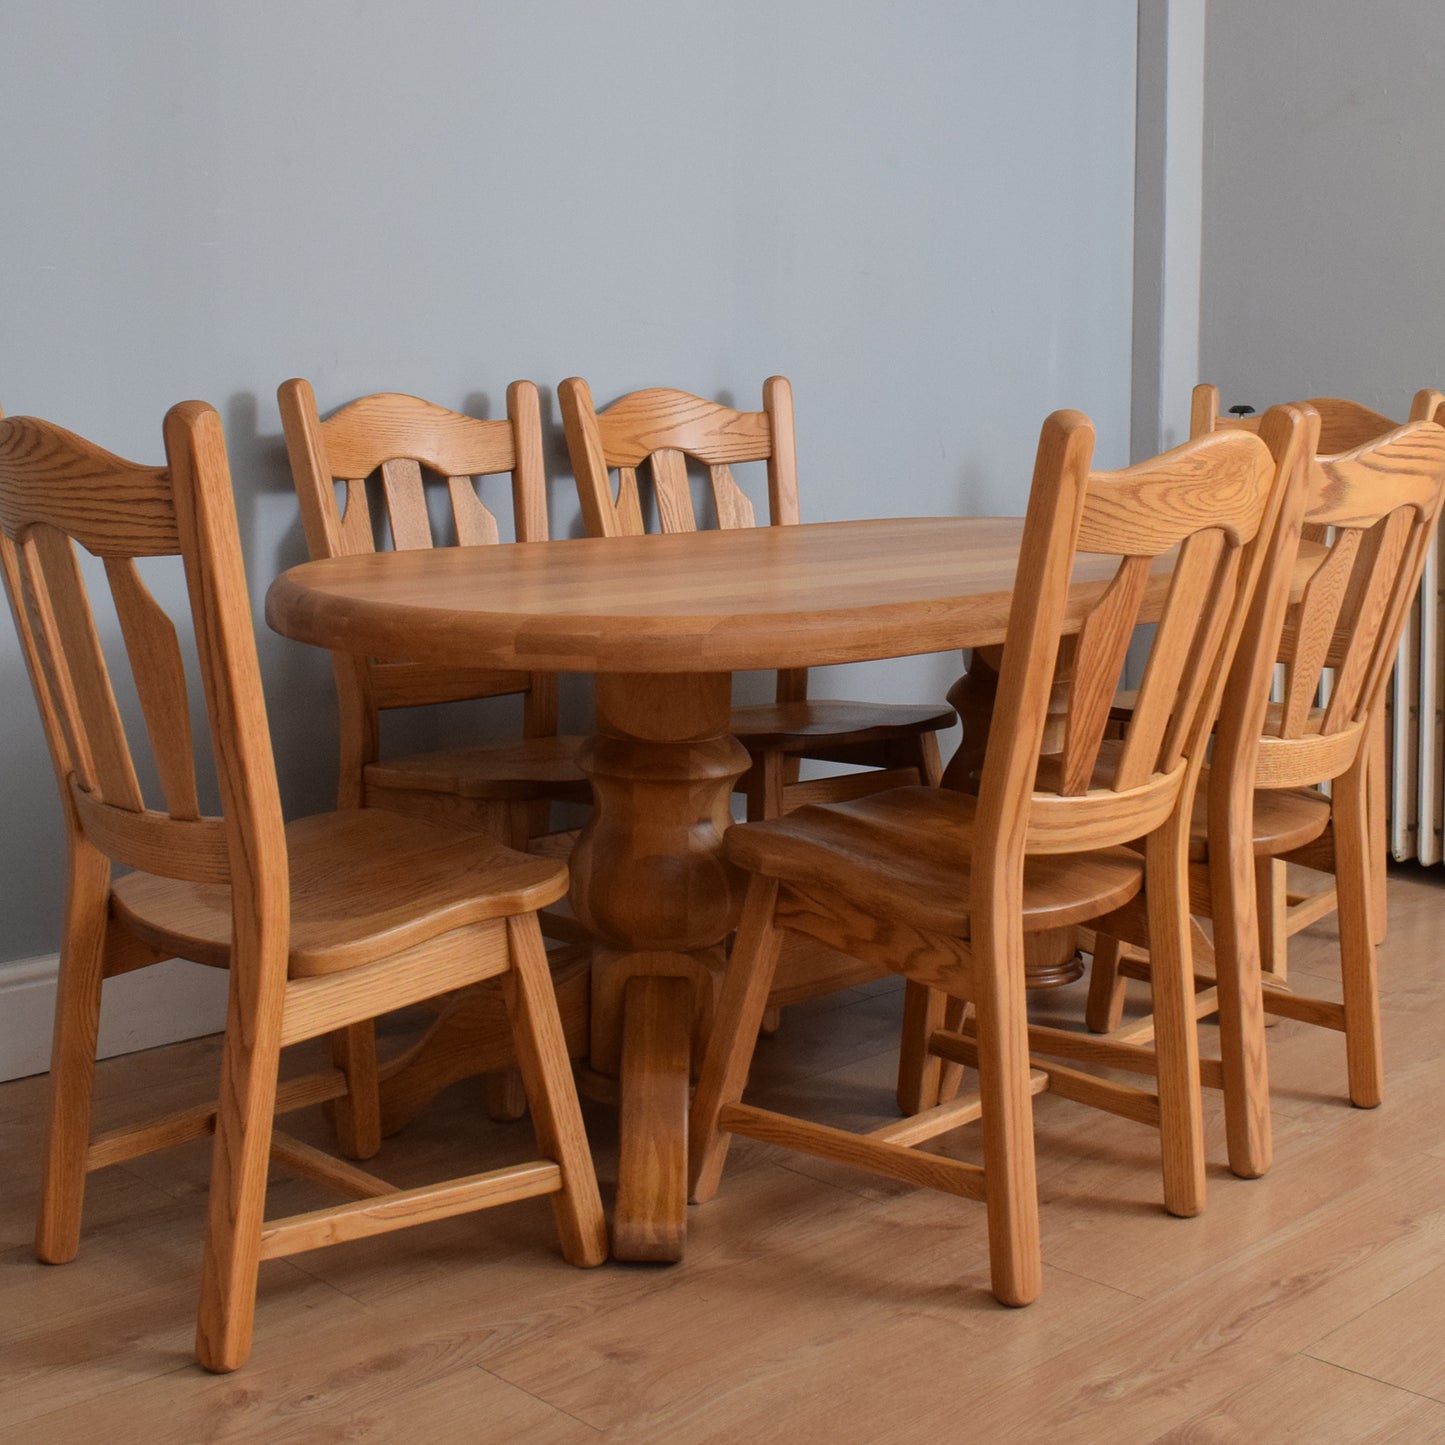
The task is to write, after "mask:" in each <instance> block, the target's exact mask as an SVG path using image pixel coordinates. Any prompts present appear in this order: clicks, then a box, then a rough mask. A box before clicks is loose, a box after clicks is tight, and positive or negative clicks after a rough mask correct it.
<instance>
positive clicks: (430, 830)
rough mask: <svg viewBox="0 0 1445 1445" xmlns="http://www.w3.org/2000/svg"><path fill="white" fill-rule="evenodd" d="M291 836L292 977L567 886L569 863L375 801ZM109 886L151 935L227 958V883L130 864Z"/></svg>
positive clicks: (545, 898)
mask: <svg viewBox="0 0 1445 1445" xmlns="http://www.w3.org/2000/svg"><path fill="white" fill-rule="evenodd" d="M286 848H287V862H288V864H289V868H290V879H291V941H290V951H289V954H288V956H287V970H286V971H287V976H288V977H290V978H309V977H314V976H315V975H317V974H329V973H337V972H340V971H341V970H343V969H350V968H359V967H361V966H363V965H365V964H368V963H373V962H375V961H376V960H377V959H378V958H387V957H390V956H391V955H393V954H395V953H398V952H400V951H401V950H402V949H405V948H409V947H411V946H413V945H414V944H417V943H421V942H424V941H425V940H426V939H429V938H434V937H436V936H437V935H438V934H439V933H443V932H447V931H450V930H451V929H454V928H462V927H464V926H465V925H467V924H469V923H481V922H484V921H485V920H487V919H489V918H505V917H507V916H508V915H510V914H514V913H526V912H532V911H535V910H536V909H538V908H543V907H545V906H546V905H547V904H549V903H554V902H556V900H557V899H558V898H560V897H561V896H562V895H563V894H564V893H565V892H566V891H567V870H566V868H565V867H564V866H563V865H562V864H560V863H558V862H556V861H554V860H552V859H547V858H537V857H533V856H531V855H530V854H524V853H516V852H513V851H512V850H511V849H510V848H507V847H504V846H503V845H502V844H501V843H499V842H497V841H495V840H494V839H491V838H488V837H486V836H485V835H482V834H478V833H475V832H472V831H470V830H468V829H465V828H455V827H448V826H446V825H445V824H438V823H432V822H429V821H426V820H424V819H421V818H409V817H404V816H399V815H397V814H394V813H388V812H384V811H382V810H381V809H377V808H348V809H346V810H345V811H344V812H338V813H321V814H318V815H317V816H315V817H311V818H301V819H299V820H298V821H296V822H294V823H288V824H287V825H286ZM399 858H404V859H405V860H406V867H405V869H404V870H403V869H399V868H398V867H397V860H398V859H399ZM479 880H485V883H486V887H485V890H483V889H482V888H480V887H479ZM112 897H113V899H114V907H115V911H116V914H117V915H118V916H119V917H120V919H121V920H122V921H123V922H124V923H125V925H126V927H127V928H128V929H129V930H130V931H131V932H132V933H134V934H135V935H136V936H137V937H138V938H140V939H141V940H142V941H144V942H145V943H148V944H149V945H150V946H151V947H153V948H157V949H160V950H161V951H163V952H166V953H173V954H175V955H177V956H178V957H181V958H188V959H191V960H192V961H193V962H195V963H205V964H210V965H212V966H213V967H217V968H225V967H226V966H227V965H228V963H229V962H230V957H231V932H232V910H231V889H230V887H229V886H228V885H227V884H224V883H191V882H185V881H183V880H180V879H175V878H161V877H158V876H157V875H155V874H154V873H140V872H137V873H128V874H126V875H125V876H124V877H123V878H119V879H117V880H116V882H115V886H114V888H113V890H112Z"/></svg>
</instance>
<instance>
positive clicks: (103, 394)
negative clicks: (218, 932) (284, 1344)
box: [0, 0, 1136, 959]
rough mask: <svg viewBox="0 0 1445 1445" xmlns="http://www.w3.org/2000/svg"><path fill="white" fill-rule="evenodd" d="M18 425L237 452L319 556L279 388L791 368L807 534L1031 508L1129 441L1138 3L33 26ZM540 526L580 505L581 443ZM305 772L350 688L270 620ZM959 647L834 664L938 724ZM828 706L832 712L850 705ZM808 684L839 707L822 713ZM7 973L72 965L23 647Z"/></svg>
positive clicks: (244, 470) (250, 519) (821, 0)
mask: <svg viewBox="0 0 1445 1445" xmlns="http://www.w3.org/2000/svg"><path fill="white" fill-rule="evenodd" d="M4 19H5V27H4V43H3V45H0V134H3V135H4V136H5V138H6V140H5V145H4V146H3V148H0V182H3V194H4V196H5V200H6V223H5V225H4V227H3V228H0V286H3V288H4V310H3V314H4V327H3V330H0V404H3V406H4V407H5V408H6V410H7V411H8V412H10V413H12V414H14V413H22V412H29V413H34V414H38V415H41V416H45V417H48V418H51V419H53V420H56V421H59V422H62V423H63V424H65V425H68V426H70V427H72V428H74V429H75V430H78V431H80V432H81V433H83V434H85V435H88V436H90V437H92V438H93V439H95V440H96V441H99V442H101V443H102V444H103V445H106V446H108V447H110V448H112V449H113V450H116V451H119V452H121V453H122V454H128V455H131V456H134V457H136V458H138V459H144V460H159V459H160V456H161V452H160V432H159V427H160V419H161V415H162V413H163V412H164V410H165V408H166V407H167V406H168V405H170V404H171V403H172V402H175V401H177V400H179V399H181V398H183V397H191V396H196V397H202V398H205V399H207V400H210V401H212V402H214V403H216V404H217V405H218V406H219V407H220V408H221V411H222V413H223V416H224V418H225V420H226V423H227V428H228V433H229V439H230V446H231V452H232V460H233V466H234V470H235V474H236V485H237V492H238V504H239V508H240V513H241V519H242V530H243V537H244V540H245V544H246V547H247V562H248V566H249V569H250V574H251V578H252V586H253V591H254V595H255V598H256V602H257V605H258V609H259V603H260V599H261V597H262V594H263V592H264V589H265V586H266V583H267V582H268V581H269V580H270V579H271V578H272V577H273V576H274V575H275V574H276V572H277V571H278V570H279V569H280V568H282V567H284V566H286V565H288V564H290V563H292V562H295V561H297V560H299V559H300V558H301V555H302V543H301V535H300V530H299V527H298V525H297V520H296V508H295V502H294V499H293V497H292V495H291V492H290V486H289V481H288V477H287V473H286V470H285V461H284V453H283V449H282V445H281V439H280V423H279V418H278V416H277V412H276V408H275V402H274V393H275V387H276V384H277V383H278V382H279V381H281V380H282V379H283V378H285V377H288V376H292V375H297V374H300V375H305V376H308V377H310V378H311V379H312V381H313V383H314V384H315V387H316V391H317V395H318V397H319V399H320V401H321V403H322V405H323V407H328V408H329V407H331V406H334V405H336V404H339V403H340V402H342V401H344V400H347V399H349V398H351V397H353V396H355V395H357V394H360V393H363V392H366V391H370V390H374V389H381V388H385V389H396V390H404V391H412V392H416V393H419V394H421V395H424V396H429V397H431V398H432V399H434V400H436V401H439V402H442V403H444V404H447V405H451V406H456V407H462V408H467V409H478V408H480V409H481V410H482V411H485V410H486V409H488V408H491V409H493V411H496V410H499V409H500V407H501V405H502V397H503V392H504V390H505V387H506V384H507V382H508V381H509V380H510V379H511V378H513V377H516V376H529V377H531V378H533V379H534V380H536V381H537V382H538V383H539V384H540V385H541V386H542V387H543V388H544V393H545V396H546V399H547V400H546V405H547V407H548V416H549V418H550V420H551V422H552V423H553V425H555V423H556V415H555V409H554V407H553V403H552V388H553V387H555V384H556V382H557V381H558V380H559V379H560V378H561V377H564V376H566V375H569V374H571V373H579V374H582V375H584V376H587V377H588V378H589V379H590V381H591V382H592V385H593V389H594V392H595V393H596V395H597V396H598V398H599V400H600V401H605V400H607V399H610V398H611V397H613V396H615V395H617V394H619V393H621V392H623V391H627V390H631V389H633V388H635V387H639V386H644V385H656V384H667V385H676V386H682V387H686V388H688V389H690V390H693V391H696V392H699V393H702V394H704V395H709V396H714V397H717V398H719V399H733V400H735V401H737V402H738V403H739V404H746V403H748V402H750V401H755V399H756V397H757V395H758V387H759V384H760V383H761V381H762V379H763V377H765V376H767V375H768V374H770V373H772V372H782V373H784V374H786V375H788V376H789V377H791V379H792V381H793V384H794V387H795V391H796V397H797V406H798V431H799V436H798V444H799V457H800V470H801V474H802V481H803V487H804V492H805V508H806V514H807V515H809V516H811V517H812V518H814V519H825V518H837V517H853V516H868V515H880V514H910V513H911V514H930V513H960V512H962V513H989V512H1018V511H1021V510H1022V506H1023V501H1024V496H1025V490H1026V487H1027V482H1028V477H1029V471H1030V466H1031V460H1032V450H1033V444H1034V440H1035V438H1036V436H1037V430H1038V424H1039V421H1040V420H1041V418H1042V417H1043V416H1044V414H1045V413H1047V412H1048V411H1049V410H1050V409H1052V408H1054V407H1056V406H1061V405H1068V406H1075V407H1079V408H1082V409H1084V410H1086V411H1088V412H1090V413H1091V414H1092V415H1093V416H1094V417H1095V418H1096V420H1097V422H1098V424H1099V430H1100V438H1101V448H1100V457H1101V460H1102V462H1104V463H1106V464H1116V463H1120V462H1122V461H1123V460H1125V458H1126V454H1127V435H1128V408H1129V359H1130V294H1131V292H1130V287H1131V245H1132V205H1133V185H1134V170H1133V141H1134V131H1133V117H1134V84H1135V77H1134V66H1135V25H1136V16H1135V5H1134V3H1133V0H1087V3H1086V0H1020V3H1011V4H1009V5H1006V6H1004V5H997V4H992V3H987V0H977V3H968V4H961V3H958V0H938V3H924V0H917V3H908V4H896V3H894V4H887V3H881V0H880V3H851V4H848V5H842V4H838V3H836V0H783V3H779V0H751V3H748V0H706V3H689V0H653V3H629V4H615V3H614V4H609V5H598V4H593V3H587V0H530V3H527V4H490V5H487V4H477V3H473V0H431V3H421V4H417V5H411V6H400V5H396V4H392V3H381V0H353V3H340V0H308V3H304V4H298V3H295V0H285V3H282V0H248V3H246V4H242V5H236V4H220V3H214V0H173V3H163V0H131V3H128V4H125V5H108V4H105V3H101V0H89V3H80V0H35V3H28V0H6V3H5V6H4ZM554 457H555V458H556V465H555V467H554V471H555V473H556V478H555V483H554V488H555V497H554V518H555V520H556V523H557V525H558V526H559V527H560V528H561V529H562V530H564V531H565V530H567V529H568V528H569V527H570V526H571V524H572V522H573V518H574V515H575V507H574V505H573V502H572V500H571V498H570V495H569V492H570V485H571V484H570V481H569V479H568V478H567V477H566V476H565V473H564V472H563V469H562V466H561V463H560V452H554ZM262 665H263V668H264V670H265V674H266V680H267V685H268V690H269V693H270V697H271V703H272V710H273V728H274V731H275V734H276V739H277V745H278V753H279V757H280V761H281V765H282V771H283V786H284V788H285V790H286V795H287V798H288V803H289V805H290V806H291V807H292V808H293V810H294V809H297V808H302V807H315V806H322V805H324V803H325V801H326V799H327V797H328V796H329V794H330V790H331V776H332V770H333V767H334V751H333V743H332V729H333V721H332V716H331V711H330V679H329V670H328V668H327V666H326V664H325V662H324V659H323V658H321V657H320V656H318V655H314V654H312V653H309V652H307V650H305V649H303V648H300V647H297V646H295V645H293V644H291V643H288V642H284V641H281V640H280V639H277V638H274V637H271V636H270V635H268V634H266V633H265V632H264V629H262ZM957 671H958V665H957V659H956V658H937V659H913V660H905V661H900V662H896V663H891V664H879V665H878V666H876V667H870V668H865V669H854V670H851V671H850V674H849V677H848V679H847V681H846V683H844V684H842V685H843V686H846V688H847V689H848V691H849V693H851V694H852V695H856V696H884V697H886V696H910V695H916V696H920V697H926V696H935V697H936V696H941V695H942V693H943V691H944V690H945V688H946V687H947V685H948V683H949V682H950V681H951V680H952V678H953V676H954V675H956V673H957ZM822 685H823V686H826V685H827V683H826V682H825V683H823V684H822ZM820 690H821V689H820ZM0 739H3V747H4V751H5V762H4V767H3V768H0V818H3V820H4V826H3V829H0V959H17V958H25V957H29V956H34V955H40V954H43V953H45V952H48V951H49V950H52V949H54V948H55V946H56V937H57V935H56V918H57V910H58V906H59V896H60V886H59V865H60V860H61V846H60V837H59V831H58V822H57V816H56V806H55V801H54V797H53V782H52V780H51V778H50V776H49V771H48V765H47V763H46V761H45V757H44V753H43V748H42V743H41V738H40V733H39V729H38V726H37V724H36V722H35V720H34V717H33V708H32V705H31V702H30V699H29V696H28V691H27V689H26V687H25V684H24V679H23V673H22V669H21V665H20V662H19V660H18V656H17V653H16V650H15V647H14V644H13V640H12V638H11V637H10V635H9V630H8V628H0Z"/></svg>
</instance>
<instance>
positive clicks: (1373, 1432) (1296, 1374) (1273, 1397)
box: [1150, 1355, 1445, 1445]
mask: <svg viewBox="0 0 1445 1445" xmlns="http://www.w3.org/2000/svg"><path fill="white" fill-rule="evenodd" d="M1285 1439H1290V1440H1301V1441H1304V1440H1320V1441H1336V1440H1348V1441H1352V1442H1357V1445H1428V1442H1433V1441H1438V1440H1442V1439H1445V1406H1441V1405H1439V1404H1437V1403H1436V1402H1435V1401H1433V1400H1425V1399H1422V1398H1421V1397H1420V1396H1419V1395H1412V1394H1410V1392H1409V1391H1407V1390H1397V1389H1393V1388H1392V1387H1391V1386H1389V1385H1382V1384H1378V1383H1377V1382H1375V1381H1371V1380H1362V1379H1361V1378H1360V1376H1359V1375H1356V1374H1351V1373H1350V1371H1348V1370H1341V1369H1337V1368H1335V1367H1334V1366H1332V1365H1326V1364H1323V1363H1321V1362H1319V1361H1317V1360H1313V1359H1310V1358H1308V1357H1306V1356H1303V1355H1296V1356H1295V1357H1294V1358H1292V1359H1290V1360H1287V1361H1286V1362H1285V1363H1284V1364H1283V1365H1281V1366H1280V1367H1279V1369H1277V1370H1275V1371H1274V1372H1273V1373H1272V1374H1269V1375H1266V1376H1265V1377H1264V1378H1263V1379H1258V1380H1251V1381H1250V1383H1249V1384H1247V1385H1245V1386H1243V1387H1242V1388H1240V1389H1235V1390H1232V1391H1231V1392H1230V1394H1229V1395H1228V1396H1226V1397H1224V1398H1223V1399H1221V1400H1219V1401H1217V1402H1216V1403H1214V1404H1213V1405H1211V1406H1209V1407H1208V1408H1207V1409H1205V1410H1203V1411H1201V1412H1200V1413H1199V1414H1198V1415H1196V1416H1195V1417H1194V1418H1193V1419H1191V1420H1186V1421H1185V1422H1184V1423H1183V1424H1181V1425H1176V1426H1173V1427H1172V1428H1170V1429H1168V1430H1166V1431H1165V1432H1164V1433H1163V1434H1162V1435H1159V1436H1156V1437H1155V1439H1154V1440H1153V1441H1152V1442H1150V1445H1254V1442H1256V1441H1259V1440H1285Z"/></svg>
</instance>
